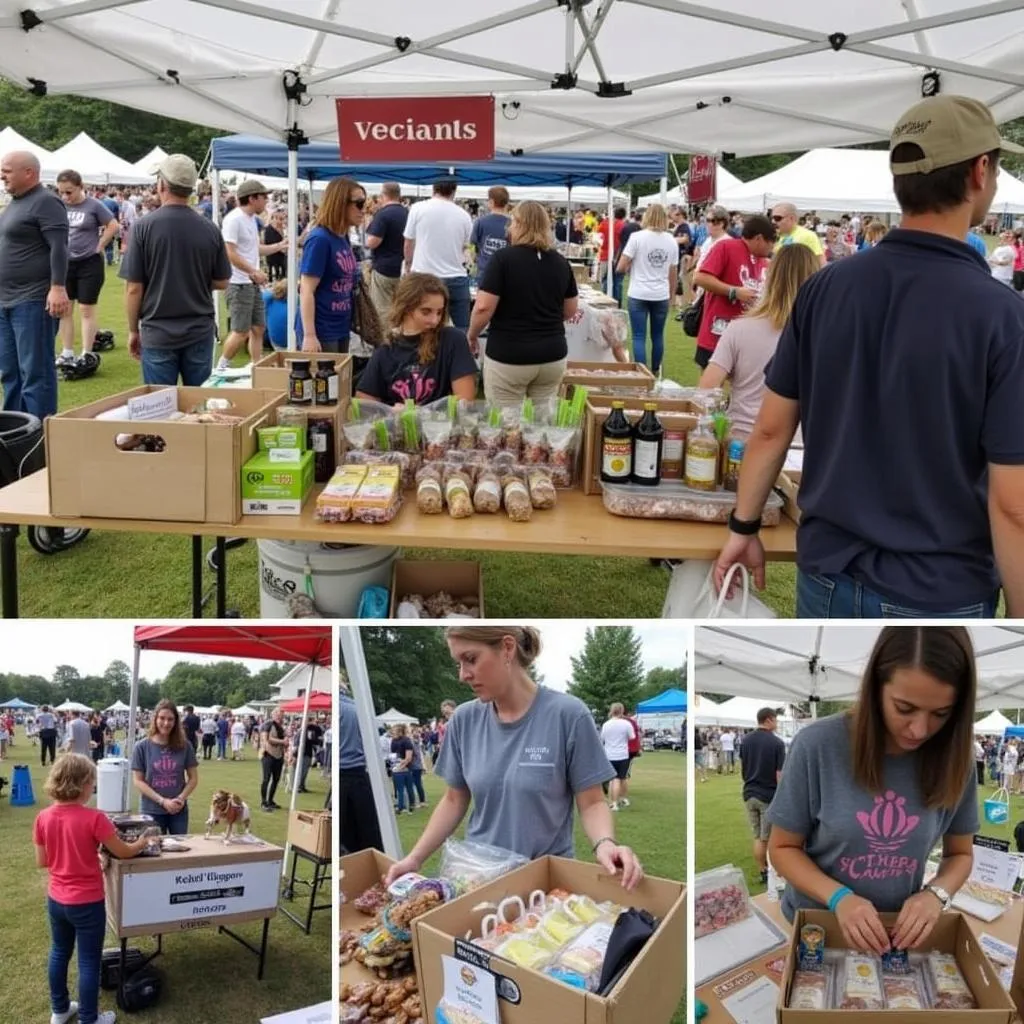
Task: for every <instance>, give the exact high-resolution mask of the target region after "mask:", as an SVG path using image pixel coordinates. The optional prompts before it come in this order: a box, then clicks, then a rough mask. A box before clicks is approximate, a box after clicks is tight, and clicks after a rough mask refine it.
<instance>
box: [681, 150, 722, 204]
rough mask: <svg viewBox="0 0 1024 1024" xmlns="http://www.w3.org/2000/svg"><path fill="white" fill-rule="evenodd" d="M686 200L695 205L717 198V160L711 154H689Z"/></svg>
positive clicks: (710, 201) (711, 201)
mask: <svg viewBox="0 0 1024 1024" xmlns="http://www.w3.org/2000/svg"><path fill="white" fill-rule="evenodd" d="M686 198H687V201H688V202H690V203H692V204H693V205H695V206H700V205H702V204H704V203H713V202H714V201H715V200H716V199H717V198H718V161H717V160H716V159H715V158H714V157H713V156H703V155H698V156H691V157H690V178H689V182H688V184H687V187H686Z"/></svg>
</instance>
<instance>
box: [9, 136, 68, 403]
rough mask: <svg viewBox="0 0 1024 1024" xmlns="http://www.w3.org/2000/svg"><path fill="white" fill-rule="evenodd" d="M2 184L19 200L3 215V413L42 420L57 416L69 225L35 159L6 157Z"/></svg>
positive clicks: (16, 155)
mask: <svg viewBox="0 0 1024 1024" xmlns="http://www.w3.org/2000/svg"><path fill="white" fill-rule="evenodd" d="M0 178H2V180H3V183H4V187H5V188H6V189H7V192H8V193H9V194H10V196H11V201H10V203H8V205H7V209H6V210H4V211H3V216H0V388H2V389H3V394H4V402H3V408H4V410H5V411H9V412H27V413H31V414H32V415H33V416H38V417H39V418H40V419H42V418H43V417H45V416H52V415H53V414H54V413H55V412H56V411H57V368H56V366H55V365H54V361H53V342H54V338H55V337H56V336H57V321H58V320H59V319H60V318H61V317H62V316H63V315H64V314H65V312H66V311H67V308H68V295H67V291H66V290H65V287H64V284H65V280H66V278H67V271H68V219H67V213H66V212H65V210H64V204H63V203H62V202H61V201H60V200H59V199H58V198H57V197H56V196H55V195H51V194H50V193H49V192H47V191H46V189H45V188H43V186H42V185H40V184H39V161H38V160H37V159H36V157H34V156H33V155H32V154H31V153H21V152H14V153H6V154H5V155H4V157H3V159H2V160H0Z"/></svg>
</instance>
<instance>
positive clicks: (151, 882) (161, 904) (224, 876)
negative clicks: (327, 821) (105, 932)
mask: <svg viewBox="0 0 1024 1024" xmlns="http://www.w3.org/2000/svg"><path fill="white" fill-rule="evenodd" d="M280 874H281V862H280V860H269V861H268V860H263V861H254V862H252V863H241V864H230V863H229V864H222V865H219V866H218V867H215V868H210V867H206V868H178V869H177V870H171V871H152V872H149V871H147V872H145V873H141V872H140V873H138V874H126V875H125V876H124V880H123V881H124V888H123V893H124V898H123V902H122V906H121V926H122V927H123V928H135V927H137V926H139V925H147V924H164V923H166V922H169V921H201V920H204V919H206V918H216V917H223V916H226V915H228V914H249V913H253V912H254V911H258V910H267V911H274V910H275V909H276V907H277V887H278V880H279V878H280Z"/></svg>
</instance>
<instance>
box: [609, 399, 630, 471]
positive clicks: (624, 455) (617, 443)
mask: <svg viewBox="0 0 1024 1024" xmlns="http://www.w3.org/2000/svg"><path fill="white" fill-rule="evenodd" d="M632 472H633V428H632V427H631V426H630V424H629V420H628V419H626V403H625V402H612V411H611V413H610V414H609V416H608V419H606V420H605V421H604V426H603V427H602V428H601V479H602V480H603V481H604V482H605V483H607V484H628V483H629V478H630V476H631V475H632Z"/></svg>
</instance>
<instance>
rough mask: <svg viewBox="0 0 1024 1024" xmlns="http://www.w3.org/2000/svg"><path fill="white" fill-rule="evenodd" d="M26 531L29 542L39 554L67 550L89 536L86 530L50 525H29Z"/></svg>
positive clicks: (50, 553)
mask: <svg viewBox="0 0 1024 1024" xmlns="http://www.w3.org/2000/svg"><path fill="white" fill-rule="evenodd" d="M27 533H28V542H29V544H31V545H32V547H33V548H34V549H35V550H36V551H38V552H39V554H41V555H56V554H59V553H60V552H61V551H67V550H68V548H72V547H74V546H75V545H76V544H80V543H81V542H82V541H83V540H85V538H86V537H88V536H89V531H88V530H84V529H74V530H65V529H63V528H61V527H50V526H30V527H29V528H28V530H27Z"/></svg>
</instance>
